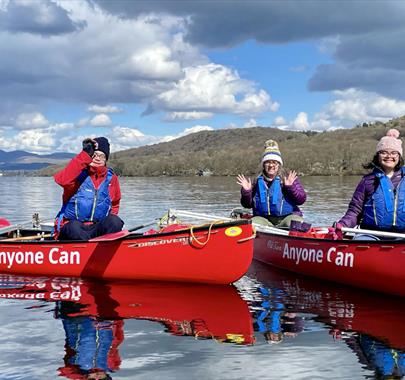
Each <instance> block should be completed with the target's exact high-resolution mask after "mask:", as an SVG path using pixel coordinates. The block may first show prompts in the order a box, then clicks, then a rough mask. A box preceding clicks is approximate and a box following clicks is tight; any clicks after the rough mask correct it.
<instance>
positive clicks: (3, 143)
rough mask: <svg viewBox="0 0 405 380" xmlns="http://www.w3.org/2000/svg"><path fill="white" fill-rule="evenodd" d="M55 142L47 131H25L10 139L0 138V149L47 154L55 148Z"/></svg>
mask: <svg viewBox="0 0 405 380" xmlns="http://www.w3.org/2000/svg"><path fill="white" fill-rule="evenodd" d="M56 144H57V142H56V140H55V139H54V137H53V135H52V134H50V133H49V132H48V131H47V130H44V131H41V130H25V131H21V132H19V133H17V134H16V135H15V136H13V137H12V138H4V139H3V138H0V148H3V149H6V150H8V151H11V150H26V151H28V152H32V153H38V154H41V153H42V154H43V153H49V152H52V151H53V150H54V149H55V147H56Z"/></svg>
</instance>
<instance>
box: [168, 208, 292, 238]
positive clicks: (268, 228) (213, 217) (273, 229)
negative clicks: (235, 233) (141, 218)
mask: <svg viewBox="0 0 405 380" xmlns="http://www.w3.org/2000/svg"><path fill="white" fill-rule="evenodd" d="M170 213H172V214H174V215H179V216H184V217H190V218H199V219H203V220H224V221H233V220H235V219H232V218H228V217H224V216H217V215H208V214H200V213H198V212H192V211H184V210H173V209H171V210H170ZM253 225H254V227H255V228H256V230H257V231H260V232H268V233H273V234H275V235H285V236H286V235H288V231H287V230H283V229H281V228H277V227H271V226H265V225H262V224H258V223H253Z"/></svg>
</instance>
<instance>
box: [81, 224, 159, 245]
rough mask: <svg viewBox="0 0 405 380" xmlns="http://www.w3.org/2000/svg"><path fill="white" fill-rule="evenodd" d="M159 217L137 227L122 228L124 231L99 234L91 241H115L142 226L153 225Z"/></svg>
mask: <svg viewBox="0 0 405 380" xmlns="http://www.w3.org/2000/svg"><path fill="white" fill-rule="evenodd" d="M157 220H158V219H154V220H153V221H151V222H148V223H144V224H140V225H138V226H135V227H131V228H129V229H127V230H122V231H118V232H113V233H111V234H105V235H101V236H97V237H95V238H93V239H90V240H89V241H90V242H97V241H113V240H118V239H122V238H124V237H125V236H128V235H131V234H132V233H133V232H134V231H137V230H140V229H141V228H144V227H148V226H151V225H152V224H155V223H156V221H157Z"/></svg>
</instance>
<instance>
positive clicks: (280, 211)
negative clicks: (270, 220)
mask: <svg viewBox="0 0 405 380" xmlns="http://www.w3.org/2000/svg"><path fill="white" fill-rule="evenodd" d="M283 205H284V198H281V205H280V210H279V213H280V215H283Z"/></svg>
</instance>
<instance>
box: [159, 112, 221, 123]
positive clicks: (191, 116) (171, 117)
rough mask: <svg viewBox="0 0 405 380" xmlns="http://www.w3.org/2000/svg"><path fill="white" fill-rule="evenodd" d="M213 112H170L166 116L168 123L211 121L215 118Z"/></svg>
mask: <svg viewBox="0 0 405 380" xmlns="http://www.w3.org/2000/svg"><path fill="white" fill-rule="evenodd" d="M213 115H214V114H213V113H212V112H196V111H190V112H170V113H168V114H167V115H166V117H165V120H166V121H177V120H198V119H209V118H211V117H213Z"/></svg>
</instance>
